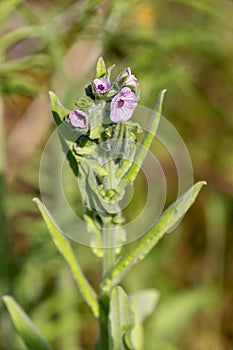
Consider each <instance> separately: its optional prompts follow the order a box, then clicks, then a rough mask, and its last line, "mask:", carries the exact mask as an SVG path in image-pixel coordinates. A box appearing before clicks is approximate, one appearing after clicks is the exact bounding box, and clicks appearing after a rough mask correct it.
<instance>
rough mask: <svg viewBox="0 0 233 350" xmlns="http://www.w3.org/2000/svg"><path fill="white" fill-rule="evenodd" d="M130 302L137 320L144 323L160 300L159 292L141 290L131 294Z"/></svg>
mask: <svg viewBox="0 0 233 350" xmlns="http://www.w3.org/2000/svg"><path fill="white" fill-rule="evenodd" d="M129 300H130V304H131V305H132V307H133V309H134V311H135V313H136V315H137V319H138V320H139V321H140V322H144V321H145V319H146V318H147V317H148V316H150V315H151V314H152V313H153V310H154V308H155V306H156V304H157V302H158V300H159V292H158V291H157V290H155V289H144V290H140V291H137V292H135V293H133V294H130V296H129Z"/></svg>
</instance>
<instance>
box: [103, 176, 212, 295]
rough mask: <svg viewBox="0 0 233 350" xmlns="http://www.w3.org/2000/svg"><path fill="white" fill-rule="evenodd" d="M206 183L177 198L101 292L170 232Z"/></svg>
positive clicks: (123, 259) (126, 257)
mask: <svg viewBox="0 0 233 350" xmlns="http://www.w3.org/2000/svg"><path fill="white" fill-rule="evenodd" d="M205 184H206V183H205V182H204V181H200V182H198V183H196V184H195V185H194V186H193V187H191V188H190V189H189V190H188V191H187V192H186V193H185V194H184V195H183V196H181V197H179V198H178V199H177V201H176V202H175V203H173V204H172V205H171V206H170V207H169V208H168V209H167V210H166V211H165V212H164V213H163V214H162V216H161V217H160V219H159V220H158V221H157V222H156V224H155V225H154V226H153V227H152V228H151V229H150V230H149V231H148V232H147V233H146V234H145V235H144V237H143V238H142V239H141V240H140V242H139V243H138V244H137V245H136V247H135V248H134V249H133V250H132V251H130V252H129V253H128V254H126V255H125V256H123V257H122V258H121V259H120V260H119V261H118V263H117V264H116V265H115V266H114V267H113V268H112V270H111V271H110V272H109V273H108V274H107V275H106V277H105V279H104V281H103V283H102V290H103V291H105V292H106V291H109V290H111V288H113V287H114V286H115V285H117V284H118V283H119V282H120V281H121V280H122V278H123V277H124V276H125V275H126V273H127V272H128V271H129V270H130V269H131V267H132V266H133V265H135V264H136V263H137V262H138V261H140V260H142V259H144V258H145V256H147V255H148V253H149V252H150V251H151V250H152V249H153V248H154V246H155V245H156V244H157V243H158V241H159V240H160V239H161V238H162V237H163V236H164V235H165V233H166V232H168V231H169V230H171V229H172V228H173V227H174V225H175V224H176V223H177V222H179V220H180V219H181V218H182V217H183V216H184V214H185V213H186V212H187V210H188V209H189V208H190V207H191V205H192V204H193V202H194V201H195V199H196V197H197V195H198V193H199V191H200V190H201V188H202V186H203V185H205Z"/></svg>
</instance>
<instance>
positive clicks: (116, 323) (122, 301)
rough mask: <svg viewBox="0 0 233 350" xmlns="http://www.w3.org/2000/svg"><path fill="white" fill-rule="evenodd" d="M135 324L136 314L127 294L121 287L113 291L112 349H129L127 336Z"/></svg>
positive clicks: (110, 314)
mask: <svg viewBox="0 0 233 350" xmlns="http://www.w3.org/2000/svg"><path fill="white" fill-rule="evenodd" d="M133 325H134V315H133V311H132V309H131V307H130V304H129V300H128V296H127V294H126V293H125V292H124V290H123V289H122V288H121V287H116V288H114V289H113V291H112V295H111V299H110V312H109V326H110V330H111V336H112V347H111V349H112V350H124V349H128V347H126V344H125V336H126V334H128V333H129V332H130V331H131V330H132V328H133Z"/></svg>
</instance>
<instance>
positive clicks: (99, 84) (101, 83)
mask: <svg viewBox="0 0 233 350" xmlns="http://www.w3.org/2000/svg"><path fill="white" fill-rule="evenodd" d="M93 85H94V89H95V91H96V92H98V93H99V94H104V93H105V92H107V91H108V90H109V89H110V86H111V83H110V82H109V81H108V80H107V79H105V78H99V79H95V80H94V81H93Z"/></svg>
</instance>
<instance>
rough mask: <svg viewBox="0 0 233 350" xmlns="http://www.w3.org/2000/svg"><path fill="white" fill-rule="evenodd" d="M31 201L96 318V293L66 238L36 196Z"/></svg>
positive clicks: (97, 305) (97, 309)
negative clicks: (34, 204)
mask: <svg viewBox="0 0 233 350" xmlns="http://www.w3.org/2000/svg"><path fill="white" fill-rule="evenodd" d="M33 201H34V202H35V203H36V205H37V206H38V208H39V210H40V212H41V214H42V216H43V219H44V221H45V223H46V225H47V227H48V229H49V232H50V235H51V237H52V239H53V241H54V243H55V245H56V247H57V249H58V251H59V252H60V253H61V255H62V256H63V257H64V259H65V260H66V262H67V263H68V265H69V267H70V269H71V271H72V273H73V276H74V279H75V282H76V283H77V285H78V287H79V290H80V293H81V295H82V296H83V298H84V300H85V301H86V303H87V304H88V306H89V307H90V309H91V310H92V312H93V314H94V316H95V317H96V318H98V317H99V304H98V301H97V296H96V293H95V291H94V290H93V289H92V287H91V285H90V284H89V283H88V281H87V279H86V278H85V276H84V274H83V272H82V270H81V267H80V266H79V264H78V262H77V260H76V258H75V255H74V252H73V250H72V248H71V246H70V244H69V242H68V240H67V239H66V238H65V237H64V235H63V234H62V233H61V231H60V230H59V228H58V227H57V225H56V224H55V222H54V219H53V218H52V217H51V215H50V213H49V212H48V210H47V208H46V207H45V206H44V205H43V204H42V202H41V201H40V200H39V199H38V198H34V199H33Z"/></svg>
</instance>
